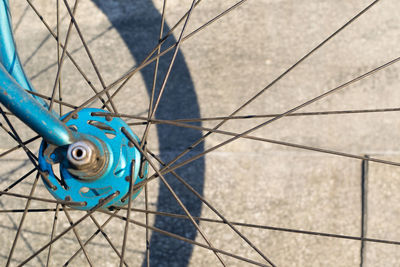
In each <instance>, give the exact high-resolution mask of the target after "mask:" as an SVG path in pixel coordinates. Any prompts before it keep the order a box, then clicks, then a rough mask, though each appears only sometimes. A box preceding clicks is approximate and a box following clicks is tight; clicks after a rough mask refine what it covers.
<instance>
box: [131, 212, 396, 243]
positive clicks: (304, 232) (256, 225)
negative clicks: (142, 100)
mask: <svg viewBox="0 0 400 267" xmlns="http://www.w3.org/2000/svg"><path fill="white" fill-rule="evenodd" d="M125 209H126V208H125ZM131 210H132V211H135V212H141V213H149V214H154V215H160V216H168V217H172V218H178V219H188V218H187V216H186V215H183V214H174V213H168V212H160V211H150V210H142V209H137V208H132V209H131ZM193 218H194V219H196V220H198V221H204V222H210V223H219V224H226V223H227V222H226V221H224V220H216V219H210V218H201V217H193ZM230 223H231V224H233V225H236V226H241V227H247V228H257V229H263V230H272V231H279V232H289V233H296V234H305V235H314V236H323V237H332V238H340V239H349V240H359V241H365V242H371V243H381V244H388V245H396V246H399V245H400V241H395V240H386V239H376V238H367V237H358V236H350V235H339V234H331V233H325V232H315V231H305V230H299V229H293V228H283V227H274V226H268V225H260V224H254V223H242V222H232V221H231V222H230Z"/></svg>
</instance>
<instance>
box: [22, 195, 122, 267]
mask: <svg viewBox="0 0 400 267" xmlns="http://www.w3.org/2000/svg"><path fill="white" fill-rule="evenodd" d="M117 196H118V193H117V192H116V193H113V194H111V195H109V196H108V197H106V198H105V199H104V200H103V201H99V203H98V204H97V205H96V206H94V207H93V208H91V209H90V210H89V212H88V213H87V214H85V215H84V216H82V217H81V218H80V219H79V220H77V221H76V222H75V223H74V224H72V225H70V226H69V227H68V228H67V229H65V230H64V231H62V232H61V233H60V234H58V235H57V236H56V237H54V238H53V240H51V241H49V242H48V243H47V244H46V245H44V246H43V247H41V248H40V249H39V250H37V251H36V252H35V253H33V254H32V255H31V256H30V257H28V258H27V259H26V260H24V261H23V262H22V263H21V264H19V265H18V266H21V267H22V266H24V265H25V264H26V263H28V262H29V261H30V260H32V259H33V258H34V257H36V256H37V255H38V254H39V253H41V252H42V251H43V250H45V249H46V248H48V247H49V246H50V245H51V244H53V243H54V242H56V241H57V240H59V239H60V238H61V237H63V236H64V235H65V234H66V233H68V232H69V231H70V230H71V229H73V228H75V227H76V226H77V225H79V224H80V223H81V222H82V221H84V220H85V219H86V218H87V217H89V216H90V215H91V214H93V212H95V211H97V210H99V209H100V208H101V207H102V206H104V205H106V204H107V203H108V202H110V201H111V200H113V199H114V198H115V197H117Z"/></svg>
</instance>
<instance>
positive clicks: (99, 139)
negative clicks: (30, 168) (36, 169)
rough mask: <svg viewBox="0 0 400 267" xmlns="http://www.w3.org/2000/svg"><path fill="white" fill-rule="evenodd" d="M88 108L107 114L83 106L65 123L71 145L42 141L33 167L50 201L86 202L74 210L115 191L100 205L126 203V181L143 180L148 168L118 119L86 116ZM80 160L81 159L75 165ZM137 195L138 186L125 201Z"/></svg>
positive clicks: (87, 207) (96, 202)
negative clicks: (36, 165) (72, 135)
mask: <svg viewBox="0 0 400 267" xmlns="http://www.w3.org/2000/svg"><path fill="white" fill-rule="evenodd" d="M92 112H104V113H107V112H106V111H104V110H101V109H94V108H87V109H83V110H81V111H79V112H78V113H77V114H76V116H73V117H72V118H71V119H70V120H69V121H68V122H66V125H67V126H68V127H69V128H70V129H71V130H72V131H73V132H74V133H75V134H76V136H77V139H78V140H77V142H75V143H74V144H71V145H69V146H64V147H62V146H61V147H55V146H52V145H49V144H47V143H46V142H45V141H42V144H41V146H40V150H39V166H40V169H41V170H42V171H43V172H44V173H45V175H43V176H42V178H43V181H44V183H45V185H46V187H47V189H48V190H49V192H50V193H51V194H52V195H53V196H54V197H55V198H56V199H59V200H69V201H74V202H85V203H86V205H85V206H83V207H76V208H78V209H82V210H89V209H91V208H93V207H94V206H96V205H97V204H98V203H99V200H100V199H102V198H105V197H107V196H109V195H110V194H112V193H114V192H117V191H119V195H118V196H117V197H116V198H114V199H113V200H112V201H111V202H109V203H108V204H107V205H105V207H111V206H124V205H126V204H127V203H128V192H129V184H130V179H131V178H132V184H133V185H135V184H137V183H139V182H141V181H143V180H144V179H145V178H146V176H147V168H148V166H147V163H143V159H142V156H141V155H140V152H139V150H138V149H137V148H135V146H134V145H133V144H132V143H131V142H130V141H129V139H128V138H127V137H126V135H125V134H124V133H122V132H121V129H122V128H125V129H127V131H128V132H129V133H130V135H131V136H132V137H133V138H135V140H136V141H137V142H138V143H139V138H138V137H137V136H136V135H135V134H134V133H133V132H132V131H131V129H130V128H129V126H128V125H127V124H126V123H125V122H124V121H123V120H122V119H120V118H113V117H111V116H92V115H91V114H92ZM67 115H68V114H67ZM67 115H65V116H67ZM65 116H64V117H65ZM92 153H93V155H94V156H93V155H92ZM81 159H83V160H87V161H82V162H83V164H80V165H78V163H82V162H79V160H81ZM75 161H76V162H78V163H76V162H75ZM57 165H58V166H59V167H58V168H57ZM139 193H140V189H139V190H136V191H134V192H133V194H132V197H131V199H134V198H135V197H136V196H137V195H138V194H139Z"/></svg>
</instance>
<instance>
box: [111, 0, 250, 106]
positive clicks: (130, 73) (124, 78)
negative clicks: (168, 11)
mask: <svg viewBox="0 0 400 267" xmlns="http://www.w3.org/2000/svg"><path fill="white" fill-rule="evenodd" d="M246 1H247V0H241V1H239V2H238V3H236V4H234V5H233V6H231V7H230V8H228V9H226V10H225V11H223V12H222V13H220V14H219V15H217V16H216V17H214V18H213V19H211V20H209V21H208V22H207V23H205V24H203V25H202V26H201V27H199V28H197V29H196V30H194V31H192V32H191V33H189V34H188V35H186V36H185V37H183V38H182V42H184V41H186V40H188V39H189V38H190V37H193V36H194V35H195V34H196V33H198V32H200V31H201V30H203V29H205V28H206V27H207V26H209V25H211V24H212V23H214V22H215V21H217V20H218V19H220V18H222V17H223V16H225V15H227V14H228V13H229V12H231V11H232V10H234V9H235V8H237V7H239V6H240V5H241V4H243V3H244V2H246ZM199 3H200V0H199V1H197V2H196V4H195V6H197V4H199ZM187 15H188V12H187V13H186V14H185V15H184V16H183V17H182V18H181V19H180V20H179V21H178V22H177V23H176V24H175V26H174V27H172V28H171V30H170V31H169V32H168V33H167V34H166V36H164V37H163V39H162V41H161V42H160V43H159V44H158V45H157V46H156V47H155V48H154V49H153V50H152V51H151V52H150V53H149V55H148V56H147V57H146V58H145V59H144V60H143V61H142V62H141V63H140V65H139V66H137V67H134V68H132V69H131V70H129V71H128V72H126V73H125V74H124V75H122V76H121V77H120V78H118V79H117V80H115V81H114V82H113V83H111V84H110V85H109V86H108V87H114V86H116V85H117V84H119V83H120V82H122V81H123V83H122V84H121V85H120V86H119V87H118V89H117V90H116V91H115V92H114V93H113V94H112V96H111V98H113V97H114V96H115V95H116V94H117V93H118V92H119V91H120V90H121V89H122V88H123V87H124V85H125V84H126V83H127V82H128V81H129V80H130V78H132V76H133V75H134V74H135V73H137V72H138V71H140V70H141V69H143V68H144V67H146V66H148V65H149V64H150V63H152V62H154V61H155V60H157V59H158V58H160V57H161V56H164V55H165V54H167V53H168V52H169V51H171V50H173V49H174V47H175V46H176V44H177V43H175V44H173V45H171V46H169V47H168V48H167V49H165V50H164V51H163V52H161V53H160V54H158V55H156V56H154V57H152V58H151V56H152V55H153V54H154V53H155V52H156V51H157V49H158V47H159V46H160V45H161V44H163V43H164V42H165V40H166V39H167V37H168V36H170V35H171V34H172V31H173V30H175V28H176V27H177V26H178V25H179V24H180V23H181V22H182V21H183V20H184V19H185V17H186V16H187ZM150 58H151V59H150Z"/></svg>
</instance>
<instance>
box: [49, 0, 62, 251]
mask: <svg viewBox="0 0 400 267" xmlns="http://www.w3.org/2000/svg"><path fill="white" fill-rule="evenodd" d="M56 6H57V12H56V13H57V31H56V33H57V36H58V38H57V68H58V69H60V65H61V64H60V63H61V62H60V60H61V53H60V0H57V1H56ZM58 100H59V101H62V89H61V75H60V79H59V80H58ZM59 108H60V116H62V114H63V113H62V105H61V104H60V105H59ZM50 250H51V246H50V248H49V251H50Z"/></svg>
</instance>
